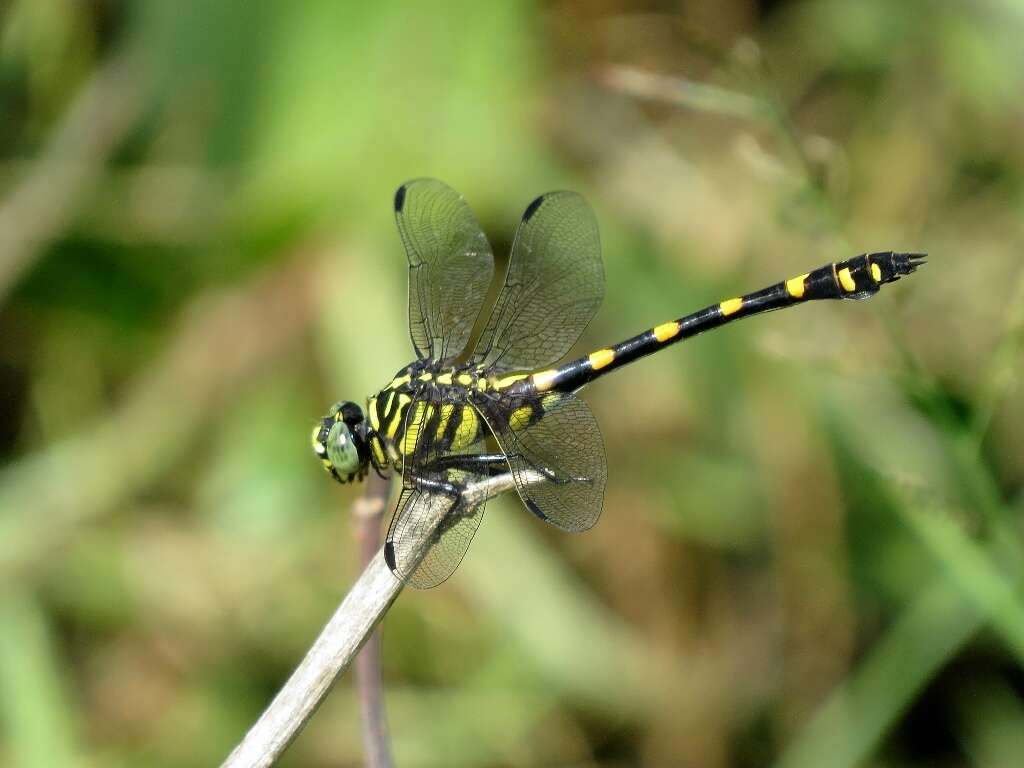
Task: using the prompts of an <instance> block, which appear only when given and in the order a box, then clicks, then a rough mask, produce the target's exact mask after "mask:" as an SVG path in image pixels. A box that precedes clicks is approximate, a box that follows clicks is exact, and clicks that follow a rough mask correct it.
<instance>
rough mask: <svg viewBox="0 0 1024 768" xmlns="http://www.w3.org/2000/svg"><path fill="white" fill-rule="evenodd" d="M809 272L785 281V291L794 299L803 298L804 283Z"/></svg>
mask: <svg viewBox="0 0 1024 768" xmlns="http://www.w3.org/2000/svg"><path fill="white" fill-rule="evenodd" d="M809 274H810V272H804V273H803V274H802V275H797V276H796V277H791V278H790V279H789V280H787V281H786V291H787V292H788V293H789V295H790V296H792V297H793V298H794V299H802V298H803V297H804V281H805V280H807V276H808V275H809Z"/></svg>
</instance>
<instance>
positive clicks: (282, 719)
mask: <svg viewBox="0 0 1024 768" xmlns="http://www.w3.org/2000/svg"><path fill="white" fill-rule="evenodd" d="M519 479H520V480H521V481H523V482H526V483H539V482H543V481H544V479H545V478H544V476H543V475H542V474H540V473H538V472H525V473H521V474H520V476H519ZM514 487H515V481H514V480H513V478H512V476H511V475H510V474H509V473H505V474H502V475H497V476H495V477H488V478H484V479H481V480H478V481H476V482H472V483H469V484H468V485H467V486H466V489H465V491H464V492H463V494H462V498H463V500H464V501H465V507H466V508H472V507H474V506H476V505H478V504H480V503H481V502H483V501H484V500H486V499H489V498H491V497H492V496H497V495H498V494H501V493H504V492H505V491H509V490H512V489H513V488H514ZM428 499H429V502H428V504H427V506H426V508H425V510H424V511H425V513H426V514H425V516H426V518H427V519H428V520H429V521H430V522H429V523H428V524H427V525H424V526H422V527H418V528H417V530H421V531H422V532H423V538H422V540H421V541H420V542H418V544H419V546H413V547H412V548H411V549H410V553H411V562H410V567H411V568H415V566H416V565H417V564H418V563H419V562H420V560H422V559H423V557H424V555H426V553H427V551H428V550H429V546H430V540H431V538H432V533H433V531H434V529H435V528H436V527H437V525H438V524H439V523H440V522H441V520H443V519H444V517H445V515H446V514H448V512H449V510H450V509H451V507H452V503H453V500H452V499H451V498H450V497H446V496H443V495H437V496H430V497H428ZM401 590H402V582H401V581H399V580H398V579H396V578H395V576H394V575H393V574H392V573H391V571H390V569H388V566H387V564H386V563H385V562H384V555H383V553H382V552H381V551H380V550H378V551H377V553H376V554H375V555H374V557H373V559H372V560H371V561H370V564H369V566H367V568H366V569H365V570H364V571H363V573H362V575H361V576H360V577H359V579H358V580H357V581H356V583H355V584H354V585H353V586H352V589H351V590H350V591H349V593H348V594H347V595H346V596H345V599H344V600H343V601H342V603H341V605H340V606H339V607H338V610H337V611H335V612H334V615H333V616H332V617H331V619H330V621H328V622H327V626H325V627H324V629H323V631H322V632H321V633H320V636H319V637H318V638H317V639H316V641H315V642H314V643H313V646H312V647H311V648H310V649H309V652H308V653H307V654H306V657H305V658H304V659H303V660H302V661H301V662H300V663H299V665H298V667H296V668H295V671H294V672H293V673H292V675H291V677H290V678H288V681H287V682H286V683H285V684H284V687H282V688H281V690H280V691H279V692H278V694H277V696H275V697H274V700H273V701H271V702H270V705H269V706H268V707H267V709H266V710H265V711H264V712H263V714H262V715H261V716H260V718H259V720H257V721H256V723H255V724H254V725H253V726H252V728H250V729H249V732H248V733H247V734H246V735H245V737H244V738H243V739H242V741H241V743H240V744H239V745H238V746H237V747H235V750H234V751H233V752H232V753H231V754H230V755H229V756H228V758H227V759H226V760H225V761H224V762H223V763H222V768H241V766H246V767H247V768H248V767H249V766H270V765H273V764H274V762H276V760H277V759H278V758H279V757H280V756H281V754H282V753H283V752H284V750H285V748H286V747H287V746H288V745H289V744H290V743H291V741H292V739H294V738H295V736H296V734H298V732H299V731H300V730H301V729H302V727H303V726H304V725H305V724H306V722H307V721H308V720H309V718H310V717H312V716H313V713H314V712H315V711H316V709H317V707H319V706H320V703H321V702H322V701H323V699H324V697H325V696H326V695H327V693H328V692H329V691H330V690H331V687H332V686H333V685H334V682H335V681H336V680H337V679H338V677H339V676H340V675H341V674H342V673H343V672H344V671H345V670H346V669H348V666H349V664H351V662H352V659H353V658H354V657H355V655H356V653H357V652H358V651H359V648H360V646H362V644H363V643H364V642H365V641H366V639H367V638H368V637H369V636H370V633H371V632H372V631H373V628H374V627H375V626H376V624H377V622H378V621H380V620H381V619H382V618H383V616H384V614H385V613H386V612H387V610H388V608H389V607H390V606H391V603H392V602H393V601H394V599H395V598H396V597H397V596H398V593H399V592H400V591H401Z"/></svg>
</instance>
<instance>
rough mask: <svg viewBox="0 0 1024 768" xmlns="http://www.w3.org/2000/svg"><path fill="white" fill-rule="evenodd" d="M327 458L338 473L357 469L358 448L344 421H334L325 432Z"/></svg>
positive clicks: (341, 473)
mask: <svg viewBox="0 0 1024 768" xmlns="http://www.w3.org/2000/svg"><path fill="white" fill-rule="evenodd" d="M327 459H328V460H329V461H330V462H331V465H332V466H333V467H334V469H335V471H336V472H337V473H338V474H339V475H342V476H344V475H350V474H352V473H354V472H357V471H358V470H359V449H358V448H357V447H356V444H355V441H354V440H353V439H352V432H351V431H350V430H349V428H348V425H347V424H346V423H345V422H344V421H336V422H334V424H332V425H331V429H330V431H329V432H328V433H327Z"/></svg>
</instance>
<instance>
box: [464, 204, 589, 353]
mask: <svg viewBox="0 0 1024 768" xmlns="http://www.w3.org/2000/svg"><path fill="white" fill-rule="evenodd" d="M603 298H604V267H603V266H602V264H601V240H600V237H599V235H598V231H597V219H596V218H595V217H594V212H593V211H592V210H591V209H590V206H589V205H587V202H586V200H584V199H583V198H582V197H580V196H579V195H578V194H576V193H575V192H550V193H548V194H546V195H542V196H541V197H538V198H537V199H536V200H534V201H533V202H532V203H530V205H529V206H527V208H526V212H525V213H524V214H523V219H522V221H521V222H520V223H519V230H518V231H517V232H516V237H515V242H514V243H513V244H512V254H511V256H510V258H509V264H508V271H507V273H506V275H505V283H504V285H503V287H502V289H501V293H500V294H499V295H498V299H497V302H496V303H495V306H494V309H493V311H492V313H491V317H490V319H489V320H488V322H487V325H486V326H485V328H484V332H483V334H482V335H481V337H480V341H479V342H478V344H477V346H476V351H475V353H474V359H473V362H474V363H477V364H480V365H484V366H494V367H495V369H496V370H499V371H525V370H530V369H535V368H541V367H545V366H548V365H550V364H551V363H553V362H555V361H556V360H559V359H561V358H562V357H564V356H565V354H566V352H568V351H569V348H570V347H571V346H572V345H573V344H575V343H576V340H577V339H579V337H580V334H581V333H582V332H583V329H584V328H586V327H587V324H588V323H589V322H590V320H591V318H593V316H594V314H595V313H596V312H597V309H598V307H599V306H601V301H602V299H603Z"/></svg>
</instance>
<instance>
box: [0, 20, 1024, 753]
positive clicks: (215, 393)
mask: <svg viewBox="0 0 1024 768" xmlns="http://www.w3.org/2000/svg"><path fill="white" fill-rule="evenodd" d="M679 5H680V7H684V8H689V6H691V5H693V6H694V7H695V8H696V7H698V6H700V7H701V8H702V9H703V10H700V11H699V12H698V11H696V10H694V11H685V12H684V11H680V13H679V15H677V16H671V15H668V14H667V13H666V15H660V16H659V15H652V14H650V13H649V12H648V11H649V8H648V7H647V6H646V5H645V4H642V3H631V2H625V3H618V4H612V5H611V6H608V5H607V4H606V6H607V7H608V8H611V7H613V6H614V8H615V12H614V13H613V12H612V11H609V10H606V11H605V12H604V13H603V15H600V16H596V15H590V14H589V13H587V12H586V11H584V9H583V5H582V4H572V3H558V4H547V5H543V6H539V7H532V6H530V5H528V4H523V3H481V2H472V1H471V0H458V1H457V2H449V3H403V2H398V0H394V1H389V2H380V3H367V4H359V3H338V2H333V1H331V0H315V1H314V2H308V3H302V4H292V3H279V2H270V1H269V0H259V1H257V2H241V0H223V1H221V2H200V1H199V0H184V1H182V2H173V3H169V2H160V1H159V0H146V1H145V2H138V3H132V4H117V3H79V2H75V1H74V0H47V2H36V0H17V1H16V2H12V3H8V4H0V113H2V114H3V116H4V119H3V120H2V121H0V457H2V460H3V462H4V463H3V466H2V468H0V584H2V585H3V586H2V587H0V627H2V631H0V764H2V765H11V766H19V767H20V766H38V765H53V766H61V765H88V766H106V765H110V766H122V765H124V766H127V765H158V766H162V765H167V766H170V765H176V766H177V765H195V766H200V765H203V766H205V765H211V764H215V763H216V762H218V761H219V760H220V759H222V758H223V756H225V755H226V754H227V752H228V751H229V750H230V748H231V746H232V745H233V744H234V743H235V742H236V741H237V739H238V738H239V737H240V736H241V735H242V733H243V732H244V730H245V729H246V727H247V726H248V724H249V723H251V721H252V720H253V719H254V718H255V717H256V716H257V715H258V713H259V712H260V711H261V709H262V707H263V706H264V705H265V704H266V702H267V701H268V700H269V698H270V697H271V696H272V695H273V693H274V691H275V690H276V689H277V687H278V685H279V684H280V681H281V680H282V679H283V678H284V676H285V675H287V673H288V671H289V670H290V669H291V668H292V667H293V666H294V664H295V663H296V662H297V660H298V659H299V658H300V656H301V654H302V653H303V652H304V650H305V648H306V647H307V646H308V644H309V643H310V641H311V640H312V639H313V638H314V637H315V635H316V633H317V631H318V630H319V628H320V627H321V626H322V624H323V622H324V621H325V619H326V618H327V617H328V616H329V614H330V612H331V611H332V610H333V608H334V606H335V605H336V604H337V603H338V601H339V599H340V597H341V596H342V594H343V593H344V592H345V589H346V585H347V584H348V583H349V582H350V581H351V580H352V579H353V578H354V577H355V575H356V572H357V570H358V566H357V555H356V551H357V548H356V544H355V542H354V541H353V538H352V526H351V521H350V519H349V515H350V507H351V502H352V501H353V500H354V498H355V495H356V494H357V493H358V492H359V489H358V488H353V487H345V488H341V487H339V486H337V485H336V484H334V483H332V482H330V481H329V480H328V479H327V478H326V476H325V475H324V473H323V472H322V470H321V469H320V467H318V466H317V463H316V461H314V460H313V459H312V458H311V457H310V453H309V446H308V441H309V428H310V426H311V425H312V423H313V422H314V420H315V419H316V418H317V417H319V416H320V415H321V414H322V413H323V412H324V411H325V410H326V408H327V407H328V406H329V404H330V403H332V402H334V401H336V400H339V399H352V400H357V401H358V400H361V399H362V398H363V397H365V396H366V395H367V394H369V393H370V392H371V391H373V390H374V389H375V388H378V387H380V386H381V385H382V384H383V383H385V382H386V381H387V380H388V378H389V377H390V376H391V374H393V373H394V372H395V371H396V370H397V369H398V368H399V367H400V366H402V365H404V364H405V363H406V362H408V358H409V356H410V354H411V349H410V345H409V343H408V340H407V332H406V329H405V322H406V319H405V316H404V313H405V301H406V287H405V263H404V259H403V255H402V250H401V246H400V243H399V241H398V237H397V234H396V233H395V231H394V226H393V222H392V214H391V198H392V195H393V193H394V189H395V188H396V187H397V185H398V184H399V183H401V182H403V181H405V180H407V179H409V178H412V177H416V176H437V177H439V178H441V179H443V180H445V181H446V182H448V183H449V184H451V185H452V186H453V187H455V188H456V189H458V190H460V191H461V192H462V193H463V194H464V195H465V196H466V197H467V199H468V200H469V201H470V203H471V205H472V206H473V207H474V209H475V210H476V212H477V214H478V216H479V218H480V220H481V221H482V222H483V224H484V227H485V229H486V230H487V231H488V233H489V234H491V236H492V242H493V243H494V245H495V250H496V251H502V250H504V249H507V244H508V242H509V240H510V238H511V234H512V232H513V228H514V226H515V223H516V221H517V217H518V216H519V214H520V213H521V211H522V208H523V207H524V206H525V205H526V203H527V202H528V201H529V200H530V199H531V198H532V197H533V196H534V195H536V194H538V193H540V192H543V191H546V190H549V189H555V188H573V189H578V190H580V191H581V192H582V193H584V194H585V195H586V196H587V198H588V199H589V200H590V201H591V202H592V204H593V205H594V208H595V210H596V211H597V212H598V217H599V220H600V223H601V232H602V238H603V241H604V245H605V261H606V271H607V276H608V290H607V299H606V306H605V307H604V309H603V310H602V311H601V313H600V314H599V316H598V318H597V320H596V321H595V323H594V327H592V328H591V329H589V330H588V332H587V335H586V339H585V343H584V344H583V345H582V346H585V347H590V346H592V345H599V344H605V343H608V342H612V341H615V340H618V339H619V338H622V337H625V336H626V335H629V334H632V333H635V332H637V331H639V330H641V329H643V328H645V327H650V326H651V325H652V324H654V323H657V322H660V321H664V320H667V319H670V318H672V317H676V316H678V315H680V314H682V313H684V312H686V311H690V310H692V309H697V308H699V307H700V306H702V305H704V304H708V303H711V302H715V301H717V300H719V299H721V298H723V297H726V296H730V295H735V294H736V293H738V292H742V291H744V290H752V289H755V288H757V287H760V286H761V285H764V284H768V283H771V282H774V281H776V280H778V279H781V278H784V277H788V276H791V275H794V274H799V273H801V272H804V271H806V270H807V269H809V268H812V267H815V266H817V265H819V264H820V263H822V262H824V261H827V260H830V259H838V258H845V257H849V256H852V255H854V254H856V253H859V252H862V251H871V250H880V249H889V248H892V249H897V250H927V251H929V252H931V254H932V257H931V262H930V264H929V266H928V267H927V268H926V269H924V270H922V272H921V273H920V274H919V275H915V276H914V277H913V278H912V279H908V280H906V281H903V282H901V283H899V284H898V285H896V286H893V287H892V288H891V289H890V290H887V291H886V292H885V293H883V294H882V295H880V296H879V297H878V298H876V299H872V300H871V301H870V302H867V303H863V304H852V303H849V302H842V303H836V304H835V305H822V304H820V303H819V304H814V305H812V306H806V307H802V308H800V309H796V310H793V311H792V312H784V313H778V314H774V315H771V316H768V317H762V318H759V319H757V320H756V321H751V322H750V323H749V324H748V323H741V324H737V325H735V326H730V327H729V328H727V329H723V330H721V331H718V332H715V333H713V334H708V335H706V336H703V337H700V338H698V339H694V340H692V341H690V342H687V343H686V344H685V345H682V346H681V347H678V348H675V349H673V350H672V351H670V352H667V353H665V354H664V355H658V356H655V357H653V358H651V359H648V360H645V361H643V362H641V363H639V364H637V365H636V366H633V367H630V368H628V369H627V370H625V371H624V372H622V373H620V374H616V376H614V377H610V378H609V380H607V381H602V382H601V383H600V384H599V385H596V386H595V387H594V388H593V390H592V391H588V392H587V393H586V397H587V399H588V401H589V402H590V403H591V405H592V406H593V408H594V410H595V412H596V413H597V415H598V418H599V420H600V423H601V427H602V432H603V434H604V437H605V442H606V448H607V454H608V459H609V484H608V498H607V501H606V507H605V511H604V515H603V517H602V519H601V521H600V523H599V524H598V526H597V527H596V528H595V529H594V530H593V531H591V532H589V533H587V534H586V535H581V536H576V537H570V536H566V535H562V534H559V533H557V532H555V531H552V530H550V529H548V528H545V527H544V526H543V525H542V524H541V523H539V522H538V521H537V520H535V519H533V517H532V516H531V515H529V514H528V513H527V512H525V511H524V510H523V509H521V508H520V505H519V504H518V502H517V501H516V500H515V499H514V498H508V499H504V500H502V501H500V502H495V503H493V504H492V505H490V507H489V510H488V513H487V516H488V519H487V520H486V521H485V522H484V524H483V526H482V528H481V531H480V533H479V535H478V537H477V541H475V542H474V545H473V546H472V547H471V548H470V551H469V554H468V556H467V558H466V561H465V562H464V563H463V565H462V567H461V568H460V569H459V571H457V572H456V574H455V576H454V577H453V578H452V579H451V580H450V581H449V582H447V583H446V584H445V585H444V586H442V587H440V588H438V589H435V590H432V591H430V592H427V593H413V592H408V593H405V594H403V595H402V596H401V597H400V598H399V600H398V602H397V603H396V605H395V606H394V608H393V609H392V611H391V612H390V613H389V615H388V619H387V622H386V625H385V644H384V667H385V668H384V674H385V680H386V683H387V698H388V706H389V712H390V727H391V730H392V733H393V735H394V744H395V750H396V753H397V758H398V761H399V763H400V764H401V765H410V766H413V765H420V766H436V765H444V766H452V765H459V766H495V765H551V764H574V765H637V764H650V765H700V766H710V767H711V768H714V767H715V766H727V765H728V766H763V765H768V764H778V765H782V766H786V767H787V768H795V767H797V766H814V768H818V767H820V766H855V765H887V766H908V767H910V766H926V765H927V766H931V765H940V764H941V765H977V766H997V765H1014V764H1016V763H1017V762H1019V755H1020V750H1021V749H1022V745H1021V734H1022V733H1024V705H1022V702H1021V690H1020V679H1021V678H1020V668H1021V666H1022V662H1024V601H1022V598H1021V579H1022V577H1024V565H1022V563H1024V543H1022V542H1021V526H1020V517H1021V514H1022V512H1024V495H1022V492H1021V489H1022V488H1024V438H1022V435H1024V394H1022V390H1021V388H1020V386H1019V384H1018V379H1019V376H1020V373H1021V360H1022V355H1021V341H1022V340H1024V273H1022V262H1021V257H1020V244H1021V242H1024V216H1022V215H1021V214H1022V212H1024V204H1022V203H1024V196H1022V194H1021V191H1022V190H1024V170H1022V169H1024V150H1022V144H1021V142H1020V139H1019V134H1020V106H1019V94H1020V92H1021V89H1022V87H1024V77H1022V72H1024V66H1022V65H1024V61H1022V60H1021V57H1022V51H1024V48H1022V47H1021V46H1020V44H1019V40H1020V36H1021V33H1022V31H1024V28H1022V25H1024V15H1022V12H1021V5H1020V3H1018V2H1011V1H1010V0H998V1H994V2H989V3H985V4H971V3H933V2H927V1H926V0H912V1H911V2H906V3H891V2H881V0H877V1H872V2H858V3H848V2H839V1H838V0H811V1H810V2H799V3H795V2H790V3H754V2H746V1H744V0H735V1H731V2H726V3H719V4H704V5H701V4H679ZM705 6H706V8H705ZM119 63H120V64H122V65H123V64H125V63H127V66H122V67H120V68H119ZM90 98H92V99H93V100H94V107H95V108H94V109H93V110H92V111H90V110H89V109H84V108H83V107H82V104H83V103H84V104H86V106H88V104H89V103H90V102H89V99H90ZM361 759H362V758H361V747H360V744H359V729H358V724H357V714H356V706H355V696H354V692H353V690H352V687H351V681H350V679H348V678H345V679H343V680H342V681H341V682H340V684H339V685H338V687H337V689H336V690H335V691H334V692H333V694H332V696H331V697H330V699H329V700H328V702H327V704H326V705H325V707H324V708H323V709H322V710H321V711H320V713H319V714H318V715H317V717H316V718H314V720H313V721H312V723H311V724H310V726H309V727H308V728H307V730H306V731H305V732H304V733H303V734H302V735H301V736H300V738H299V739H298V740H297V741H296V743H295V744H294V745H293V747H292V748H291V750H290V752H289V754H288V755H287V757H286V758H285V760H284V761H283V764H286V765H296V766H298V765H350V764H358V763H360V761H361Z"/></svg>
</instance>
